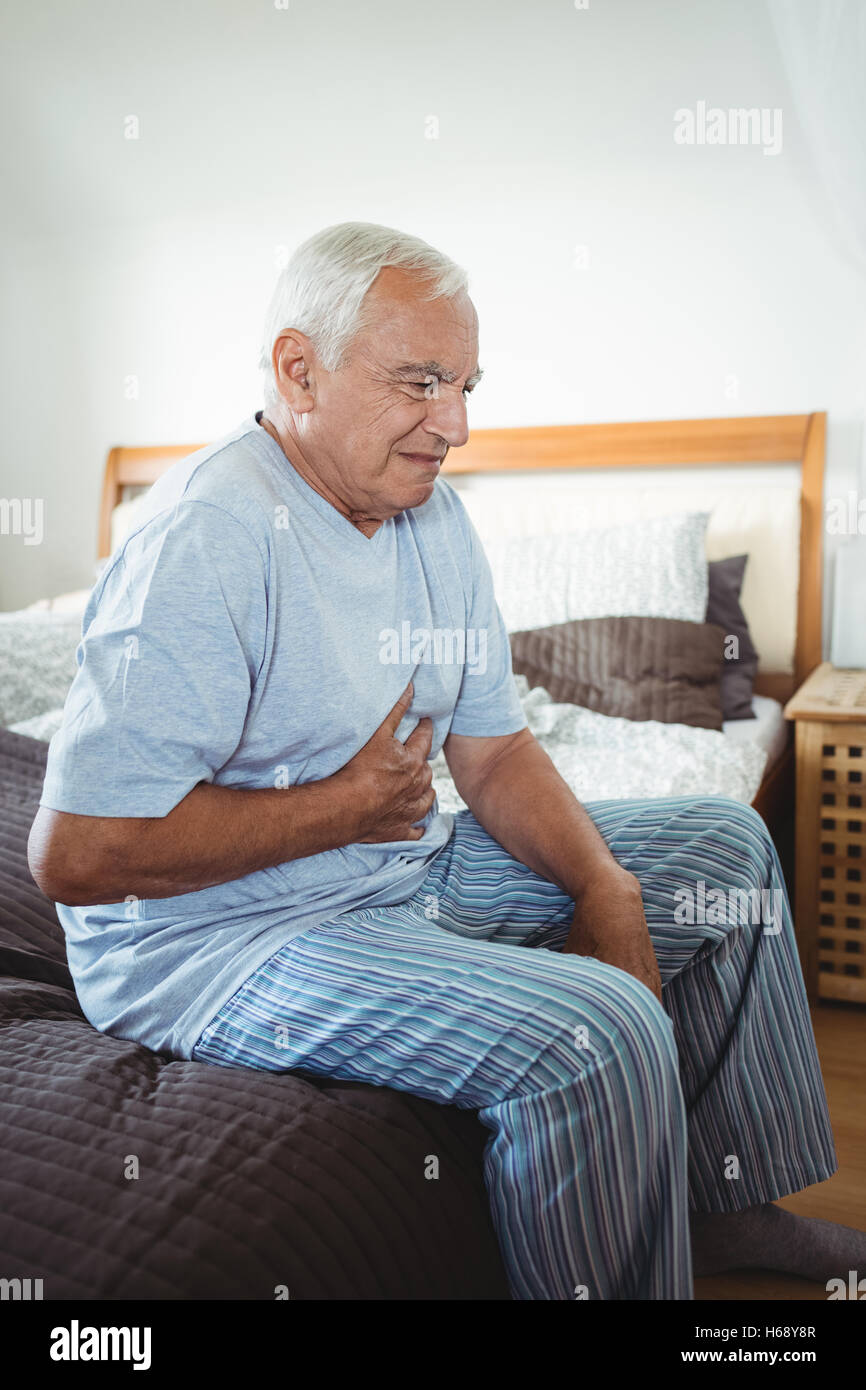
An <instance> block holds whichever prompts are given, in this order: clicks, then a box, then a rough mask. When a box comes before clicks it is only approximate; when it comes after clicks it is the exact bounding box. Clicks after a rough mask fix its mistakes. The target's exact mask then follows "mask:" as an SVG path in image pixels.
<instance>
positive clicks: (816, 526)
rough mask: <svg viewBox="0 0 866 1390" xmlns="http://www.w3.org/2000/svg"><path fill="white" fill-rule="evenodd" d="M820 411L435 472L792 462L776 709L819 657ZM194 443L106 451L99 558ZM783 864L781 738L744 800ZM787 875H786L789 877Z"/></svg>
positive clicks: (601, 431) (512, 437)
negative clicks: (795, 532)
mask: <svg viewBox="0 0 866 1390" xmlns="http://www.w3.org/2000/svg"><path fill="white" fill-rule="evenodd" d="M826 421H827V417H826V413H825V412H824V411H816V412H813V413H812V414H810V415H753V416H747V417H740V418H722V419H709V420H650V421H645V422H641V423H627V424H614V425H550V426H548V425H544V426H529V427H525V428H519V429H495V430H474V431H473V432H472V436H471V438H470V440H469V442H468V444H466V445H464V447H463V448H461V449H459V450H455V451H452V452H451V453H449V455H448V457H447V459H446V461H445V465H444V469H443V472H445V473H446V474H447V473H455V474H456V473H497V472H511V471H519V472H528V471H530V470H533V471H534V470H547V469H559V468H561V469H578V468H674V467H683V468H689V467H693V466H695V465H706V464H731V465H742V466H743V468H748V467H749V465H750V464H751V465H757V464H768V463H769V464H774V463H777V464H790V463H796V462H799V465H800V512H801V515H800V572H799V591H798V599H797V639H796V647H795V657H794V672H793V674H792V673H790V672H782V671H778V672H774V671H769V672H766V671H763V672H759V673H758V676H757V679H756V681H755V689H756V691H757V692H758V694H761V695H769V696H772V697H773V699H776V700H779V701H781V702H782V703H784V702H785V701H786V700H788V699H789V698H790V696H791V695H793V693H794V691H795V690H797V689H798V688H799V687H800V686H801V685H802V683H803V681H804V680H805V679H806V677H807V676H808V675H809V674H810V672H811V671H813V670H814V669H815V667H816V666H817V665H818V663H819V662H820V661H821V658H822V651H821V608H822V592H821V591H822V575H823V568H822V567H823V554H822V540H823V491H824V454H825V434H826ZM201 447H202V446H201V445H200V444H168V445H159V446H156V447H154V448H147V447H134V448H115V449H112V450H111V451H110V453H109V455H108V459H107V462H106V468H105V479H104V483H103V490H102V507H101V512H100V523H99V557H100V558H103V557H105V556H107V555H108V554H109V552H110V549H111V514H112V511H113V509H114V507H115V506H117V504H118V503H119V502H121V501H122V500H123V493H124V488H126V487H128V486H141V485H148V484H150V483H153V482H155V481H156V479H157V478H158V477H159V476H160V474H161V473H164V472H165V470H166V469H167V468H169V467H170V466H171V464H172V463H174V462H176V461H177V460H178V459H181V458H185V457H187V455H189V454H191V453H193V452H194V451H195V450H196V449H199V448H201ZM752 804H753V805H754V807H755V808H756V810H758V811H759V812H760V813H761V815H762V816H763V817H764V820H765V821H766V822H767V825H768V826H769V828H770V830H771V832H772V834H773V836H774V838H775V839H776V841H777V845H779V850H780V854H781V856H782V860H783V863H785V861H786V860H787V859H788V858H789V854H790V848H789V843H788V833H789V827H790V822H791V821H792V819H793V817H792V812H793V805H794V755H793V746H792V743H791V742H790V741H789V744H788V747H787V749H786V751H785V753H784V754H783V756H782V757H781V758H780V759H779V760H778V761H777V762H776V764H775V766H774V767H773V768H772V769H771V770H770V772H769V773H768V774H767V776H766V777H765V778H764V780H763V782H762V783H761V786H760V787H759V789H758V791H757V794H756V796H755V799H754V801H753V803H752ZM789 877H790V876H789Z"/></svg>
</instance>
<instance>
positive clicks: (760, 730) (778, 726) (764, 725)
mask: <svg viewBox="0 0 866 1390" xmlns="http://www.w3.org/2000/svg"><path fill="white" fill-rule="evenodd" d="M752 709H753V710H754V711H755V718H754V719H726V720H725V722H724V724H723V725H722V732H723V733H724V735H725V736H726V738H728V739H730V741H731V742H732V743H757V745H758V747H759V748H763V749H764V751H765V752H766V754H767V766H766V769H765V775H766V773H767V772H769V770H770V768H771V767H773V766H774V765H775V764H776V763H777V762H778V761H779V758H780V757H781V756H782V754H783V753H784V751H785V749H786V748H787V746H788V738H789V734H790V725H789V723H788V721H787V719H786V718H785V715H784V713H783V711H782V706H781V705H780V704H779V701H778V700H771V699H770V698H769V696H768V695H753V696H752Z"/></svg>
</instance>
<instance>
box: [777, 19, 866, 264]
mask: <svg viewBox="0 0 866 1390" xmlns="http://www.w3.org/2000/svg"><path fill="white" fill-rule="evenodd" d="M768 7H769V11H770V16H771V18H772V21H773V27H774V29H775V32H776V37H777V40H778V44H779V49H780V51H781V55H782V61H783V64H784V67H785V71H786V74H787V77H788V81H789V83H790V86H791V91H792V94H793V99H794V104H795V107H796V114H797V117H798V119H799V121H800V124H801V126H802V128H803V131H804V134H805V137H806V139H807V141H808V144H809V149H810V153H811V156H812V159H813V162H814V165H815V169H816V172H817V175H818V180H819V186H818V188H817V189H816V193H817V194H818V196H820V197H823V199H824V200H825V203H826V208H827V213H828V225H829V228H830V230H832V231H833V232H834V233H835V235H836V236H837V237H838V239H839V242H840V245H841V248H842V249H843V250H844V252H845V253H846V254H847V255H848V257H850V258H853V260H854V261H855V263H856V264H857V266H858V267H859V269H860V270H861V271H866V0H768Z"/></svg>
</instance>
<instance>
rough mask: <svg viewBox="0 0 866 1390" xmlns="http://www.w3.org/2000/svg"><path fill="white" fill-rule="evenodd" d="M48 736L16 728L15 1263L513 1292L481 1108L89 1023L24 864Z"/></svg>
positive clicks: (341, 1286)
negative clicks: (149, 1043)
mask: <svg viewBox="0 0 866 1390" xmlns="http://www.w3.org/2000/svg"><path fill="white" fill-rule="evenodd" d="M46 751H47V748H46V745H45V744H44V743H40V742H37V741H36V740H35V739H30V738H25V737H23V736H21V735H18V734H12V733H9V732H8V731H5V730H2V731H0V1278H6V1279H10V1278H13V1279H14V1278H21V1279H26V1278H30V1279H42V1280H43V1296H44V1298H45V1299H79V1298H83V1299H183V1298H198V1299H273V1298H274V1297H276V1296H285V1294H284V1291H287V1293H288V1296H289V1297H290V1298H293V1299H437V1298H439V1299H472V1298H507V1297H508V1293H507V1288H506V1285H505V1277H504V1272H503V1269H502V1264H501V1261H500V1258H499V1252H498V1248H497V1244H496V1240H495V1237H494V1234H493V1230H492V1226H491V1223H490V1217H489V1210H488V1205H487V1199H486V1194H485V1191H484V1186H483V1181H482V1154H483V1148H484V1143H485V1140H486V1138H487V1131H486V1130H485V1129H484V1128H483V1127H482V1125H481V1124H480V1122H479V1120H478V1118H477V1116H476V1115H474V1114H472V1113H470V1112H467V1111H460V1110H457V1109H455V1108H453V1107H450V1106H439V1105H435V1104H433V1103H431V1102H429V1101H425V1100H420V1099H416V1098H415V1097H411V1096H406V1095H403V1094H400V1093H398V1092H395V1091H389V1090H386V1089H384V1088H382V1087H373V1086H366V1085H361V1084H359V1083H354V1082H344V1081H338V1080H323V1079H322V1078H319V1077H311V1076H305V1075H304V1074H302V1073H299V1072H285V1073H279V1074H277V1073H264V1072H254V1071H250V1070H246V1069H243V1068H237V1069H235V1068H223V1067H213V1066H208V1065H205V1064H204V1063H200V1062H188V1061H175V1060H172V1058H171V1057H169V1056H167V1055H164V1054H161V1053H153V1052H150V1051H148V1050H147V1049H146V1048H144V1047H141V1046H139V1045H138V1044H137V1043H130V1042H123V1041H119V1040H117V1039H114V1038H109V1037H106V1036H105V1035H103V1034H101V1033H98V1032H96V1031H95V1030H94V1029H93V1028H92V1027H91V1026H90V1024H89V1023H88V1022H87V1020H86V1019H85V1017H84V1015H83V1014H82V1012H81V1010H80V1008H79V1006H78V1001H77V999H76V996H75V992H74V989H73V985H72V980H71V977H70V975H69V972H68V969H67V965H66V954H65V949H64V941H63V933H62V930H61V928H60V925H59V923H58V921H57V917H56V915H55V912H54V909H53V907H52V905H51V903H50V902H49V901H48V900H47V899H46V898H45V897H44V895H43V894H42V893H41V892H40V891H39V889H38V888H37V887H36V885H35V883H34V882H33V880H32V878H31V876H30V874H29V871H28V869H27V862H26V842H27V834H28V831H29V828H30V824H31V822H32V820H33V816H34V814H35V811H36V806H37V802H38V797H39V792H40V789H41V785H42V777H43V772H44V767H45V756H46ZM431 1155H435V1156H436V1157H437V1158H438V1171H439V1176H438V1178H434V1179H431V1178H429V1177H427V1176H425V1174H426V1173H429V1172H430V1171H431V1170H432V1165H431V1164H429V1162H428V1158H429V1156H431ZM135 1174H137V1176H135Z"/></svg>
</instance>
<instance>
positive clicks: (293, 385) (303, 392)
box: [271, 328, 315, 415]
mask: <svg viewBox="0 0 866 1390" xmlns="http://www.w3.org/2000/svg"><path fill="white" fill-rule="evenodd" d="M314 355H315V350H314V348H313V345H312V343H311V342H310V340H309V338H308V337H307V336H306V334H304V333H299V332H297V330H296V329H294V328H287V329H286V330H285V332H283V333H281V334H280V336H279V338H277V340H276V342H275V343H274V347H273V351H272V353H271V365H272V366H273V369H274V382H275V383H276V387H277V391H278V392H279V395H280V397H281V399H282V400H283V401H285V403H286V405H287V406H288V407H289V409H290V410H294V411H296V412H297V413H298V414H299V415H304V414H306V413H307V412H308V411H310V410H312V408H313V406H314V404H315V396H314V394H313V389H312V386H311V380H312V378H311V368H312V364H313V357H314Z"/></svg>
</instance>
